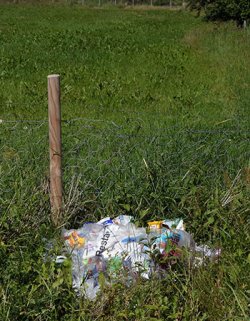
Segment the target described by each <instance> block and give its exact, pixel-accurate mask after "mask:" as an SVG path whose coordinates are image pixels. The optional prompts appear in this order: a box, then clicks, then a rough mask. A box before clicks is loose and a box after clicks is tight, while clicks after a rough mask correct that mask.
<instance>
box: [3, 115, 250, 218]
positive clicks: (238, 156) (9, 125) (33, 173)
mask: <svg viewBox="0 0 250 321" xmlns="http://www.w3.org/2000/svg"><path fill="white" fill-rule="evenodd" d="M62 135H63V139H62V142H63V181H64V203H65V210H66V211H67V212H70V213H77V212H79V211H80V212H91V213H95V215H103V212H107V211H109V212H113V213H115V212H116V211H117V208H124V209H125V210H126V211H130V210H131V211H134V212H140V211H142V210H143V209H145V208H155V209H157V210H158V211H159V212H164V211H165V210H166V209H167V210H168V211H170V212H171V210H173V206H174V204H172V203H171V202H173V200H175V201H176V200H178V201H179V202H181V201H182V198H183V197H185V195H187V194H189V193H190V191H191V190H192V189H193V190H195V192H194V193H197V197H198V198H202V195H203V194H207V193H211V191H214V190H215V189H220V190H222V194H221V205H222V206H226V205H227V204H229V203H230V201H231V199H232V195H231V194H229V195H228V196H227V194H226V193H227V192H228V190H230V188H231V186H233V188H237V186H236V185H237V184H236V183H238V181H239V179H236V183H234V179H235V178H237V177H240V179H242V180H243V181H245V182H248V183H249V179H250V173H249V167H250V130H249V131H248V130H239V129H238V128H222V129H207V128H206V129H200V128H183V127H181V126H169V127H162V126H159V127H158V128H156V127H153V126H150V125H148V126H146V124H145V123H144V122H143V121H142V120H141V119H138V118H134V119H133V120H130V122H129V123H128V122H115V121H113V120H111V121H108V120H100V119H87V118H74V119H65V120H62ZM0 137H1V138H0V158H1V165H0V172H1V178H0V200H1V203H2V204H3V208H4V209H6V208H8V206H9V204H10V203H11V202H15V200H13V199H14V198H15V197H20V198H23V199H25V198H26V197H29V195H32V194H36V193H37V191H40V193H42V194H43V197H44V200H43V202H44V203H46V204H47V206H49V205H48V204H49V198H48V181H49V170H48V168H49V153H48V151H49V146H48V123H47V120H46V119H41V120H33V119H30V120H29V119H22V120H1V121H0ZM235 186H236V187H235ZM18 193H19V194H22V195H21V196H20V195H19V196H18V195H17V194H18ZM223 193H224V194H223ZM223 195H224V196H223ZM223 197H224V198H223ZM171 200H172V201H171ZM27 206H28V205H27Z"/></svg>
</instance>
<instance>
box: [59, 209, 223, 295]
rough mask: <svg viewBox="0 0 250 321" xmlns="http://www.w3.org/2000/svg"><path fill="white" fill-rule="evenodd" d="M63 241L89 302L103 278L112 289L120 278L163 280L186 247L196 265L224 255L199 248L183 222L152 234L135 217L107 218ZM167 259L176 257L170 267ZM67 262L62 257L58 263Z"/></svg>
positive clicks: (160, 226) (164, 224)
mask: <svg viewBox="0 0 250 321" xmlns="http://www.w3.org/2000/svg"><path fill="white" fill-rule="evenodd" d="M63 238H64V242H65V245H66V249H67V252H68V253H69V254H70V257H71V260H72V278H73V288H74V290H75V291H76V293H77V294H78V295H79V296H85V297H86V298H88V299H89V300H94V299H95V298H96V296H97V294H98V292H99V291H100V287H101V286H100V276H102V280H105V282H106V283H107V284H112V283H113V282H115V281H116V280H118V279H119V280H125V282H126V283H127V284H130V283H131V282H133V280H136V279H137V278H138V277H142V278H144V279H150V278H151V276H152V275H153V274H154V273H156V274H157V273H158V274H161V276H162V271H166V273H167V270H168V267H169V266H170V265H171V264H173V260H171V258H178V257H180V256H181V255H182V249H183V248H185V249H188V250H189V251H190V253H193V254H194V259H193V264H194V265H195V266H200V265H202V263H203V261H204V259H205V258H208V259H215V258H218V257H219V255H220V250H211V249H210V248H208V247H207V246H197V245H196V244H195V242H194V240H193V237H192V236H191V234H189V233H188V232H186V231H185V230H184V223H183V220H182V219H176V220H163V221H152V222H149V223H148V228H147V229H146V228H144V227H137V226H136V225H135V224H134V223H132V217H131V216H127V215H120V216H118V217H116V218H114V219H111V218H110V217H107V218H104V219H102V220H100V221H99V222H96V223H85V224H84V225H83V226H82V227H81V228H79V229H77V230H64V231H63ZM156 253H157V255H156ZM156 258H158V259H156ZM159 258H160V260H159ZM164 258H167V259H169V258H170V259H169V260H166V262H168V263H165V264H162V263H161V259H163V261H164ZM63 260H64V257H63V256H59V257H57V259H56V262H58V263H61V262H62V261H63Z"/></svg>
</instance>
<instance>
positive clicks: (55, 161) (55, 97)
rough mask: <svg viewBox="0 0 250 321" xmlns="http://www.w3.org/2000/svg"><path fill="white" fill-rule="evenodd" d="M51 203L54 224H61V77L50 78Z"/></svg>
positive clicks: (51, 76) (52, 76)
mask: <svg viewBox="0 0 250 321" xmlns="http://www.w3.org/2000/svg"><path fill="white" fill-rule="evenodd" d="M48 109H49V110H48V111H49V150H50V203H51V210H52V211H51V215H52V221H53V223H54V224H55V225H56V226H58V225H59V224H60V223H61V212H62V142H61V105H60V76H59V75H49V76H48Z"/></svg>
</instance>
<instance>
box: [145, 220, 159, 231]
mask: <svg viewBox="0 0 250 321" xmlns="http://www.w3.org/2000/svg"><path fill="white" fill-rule="evenodd" d="M162 223H163V221H152V222H148V226H149V229H150V230H160V229H161V228H162Z"/></svg>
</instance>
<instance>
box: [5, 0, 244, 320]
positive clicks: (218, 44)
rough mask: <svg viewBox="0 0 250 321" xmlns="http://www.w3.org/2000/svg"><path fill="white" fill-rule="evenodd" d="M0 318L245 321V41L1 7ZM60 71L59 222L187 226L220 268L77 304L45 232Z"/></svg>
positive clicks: (216, 32)
mask: <svg viewBox="0 0 250 321" xmlns="http://www.w3.org/2000/svg"><path fill="white" fill-rule="evenodd" d="M0 13H1V19H0V41H1V49H0V119H1V121H0V174H1V176H0V213H1V216H0V225H1V229H0V253H1V262H0V272H1V273H0V284H1V285H0V295H1V303H0V318H1V320H248V319H249V296H250V282H249V267H250V254H249V245H250V236H249V235H250V234H249V223H250V222H249V211H250V210H249V209H250V197H249V184H250V157H249V156H250V154H249V150H250V149H249V147H250V144H249V136H250V128H249V119H250V109H249V101H250V90H249V86H250V85H249V84H250V59H249V49H250V40H249V30H248V29H246V30H240V29H238V28H236V26H234V24H233V23H226V24H225V23H220V24H218V23H216V24H212V23H205V22H203V21H202V20H200V19H197V18H195V17H194V16H193V15H191V14H190V13H188V12H186V11H183V10H175V11H168V10H146V9H145V8H144V9H138V8H134V9H131V8H130V9H123V8H114V7H111V8H110V7H109V8H102V9H97V8H92V9H91V8H87V7H85V6H77V5H74V6H68V5H61V4H56V3H55V4H54V5H42V4H41V5H37V6H32V5H29V4H22V5H21V4H18V5H13V4H4V5H1V6H0ZM51 73H59V74H60V75H61V90H62V97H61V98H62V118H63V150H64V151H63V152H64V164H63V168H64V195H65V200H64V201H65V212H64V226H65V227H66V228H69V227H74V228H77V227H79V226H81V224H82V223H83V222H85V221H89V220H97V219H99V218H101V217H104V216H109V215H110V216H116V215H119V214H120V213H125V214H130V215H131V214H132V215H133V216H134V217H135V218H136V220H137V222H138V223H139V224H144V225H145V224H146V222H147V221H148V220H151V219H161V218H174V217H180V216H181V217H183V218H184V220H185V222H186V226H187V230H188V231H189V232H191V233H192V234H193V235H194V238H195V240H196V241H197V242H198V243H199V244H202V243H206V244H208V245H209V246H212V247H217V246H219V247H220V248H221V249H222V256H221V258H220V260H219V262H218V263H209V264H207V265H206V266H204V267H201V268H199V269H190V268H188V267H186V266H185V265H184V264H183V263H182V262H180V263H179V264H178V265H177V266H176V267H175V268H174V269H173V270H171V271H169V275H168V277H167V278H166V279H164V280H161V281H159V280H158V279H157V278H156V279H152V280H150V281H147V282H144V281H142V280H141V281H138V282H137V283H136V284H134V285H133V286H131V287H130V288H127V287H126V286H124V285H123V284H122V282H118V283H117V284H116V285H115V286H113V287H111V288H105V289H104V291H103V292H102V293H101V294H100V296H99V298H98V300H97V301H96V302H87V301H86V300H84V299H81V300H80V299H78V298H77V297H76V296H75V294H74V292H73V290H72V287H71V272H70V261H67V262H66V263H65V264H64V265H63V266H58V265H56V264H55V263H54V261H53V258H54V257H55V256H56V255H57V254H61V251H62V243H61V237H60V232H61V228H59V229H58V230H56V231H55V230H54V229H53V227H52V225H51V221H50V206H49V197H48V195H49V191H48V135H47V133H48V128H47V84H46V81H47V79H46V77H47V75H48V74H51Z"/></svg>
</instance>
